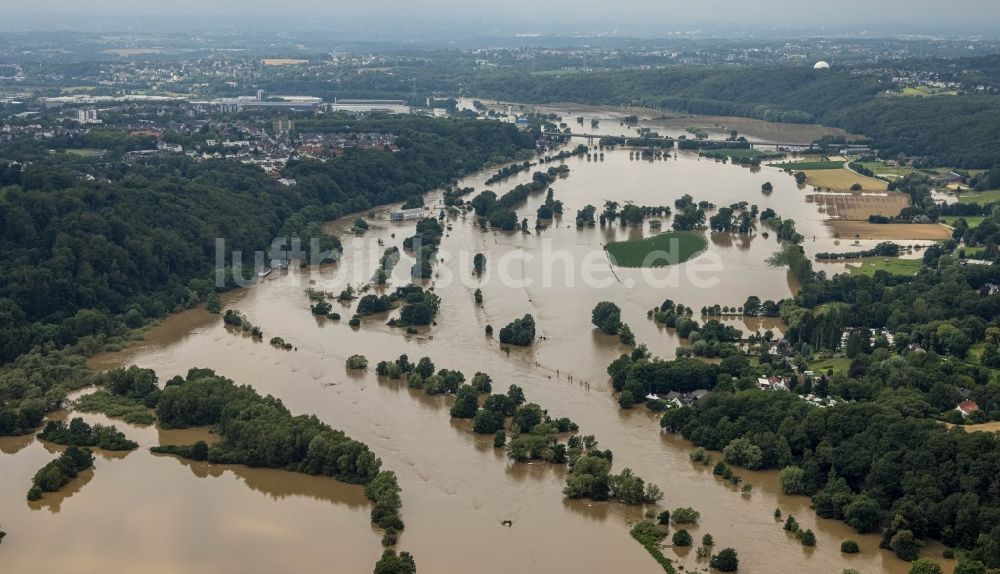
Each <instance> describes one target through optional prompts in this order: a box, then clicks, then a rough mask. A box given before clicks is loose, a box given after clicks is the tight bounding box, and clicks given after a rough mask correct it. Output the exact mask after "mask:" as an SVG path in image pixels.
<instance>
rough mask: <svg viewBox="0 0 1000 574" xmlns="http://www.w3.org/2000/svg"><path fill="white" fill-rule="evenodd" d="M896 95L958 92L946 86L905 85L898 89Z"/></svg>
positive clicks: (953, 94)
mask: <svg viewBox="0 0 1000 574" xmlns="http://www.w3.org/2000/svg"><path fill="white" fill-rule="evenodd" d="M897 95H900V96H905V97H911V98H925V97H927V96H957V95H958V92H956V91H955V90H949V89H948V88H933V87H931V86H907V87H905V88H903V89H902V90H900V91H899V92H898V93H897Z"/></svg>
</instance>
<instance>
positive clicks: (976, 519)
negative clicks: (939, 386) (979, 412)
mask: <svg viewBox="0 0 1000 574" xmlns="http://www.w3.org/2000/svg"><path fill="white" fill-rule="evenodd" d="M661 424H662V425H663V426H664V427H665V428H667V429H670V430H674V431H679V432H681V433H682V434H683V435H684V436H685V437H687V438H689V439H690V440H692V441H693V442H695V443H696V444H699V445H703V446H705V447H706V448H711V449H719V450H722V449H723V448H725V447H726V446H727V445H729V444H730V443H731V442H733V441H734V440H737V439H749V441H750V443H751V444H752V445H753V447H754V448H757V449H759V450H760V452H761V454H762V458H761V460H762V467H763V468H785V467H793V468H799V469H802V472H801V474H800V476H799V479H800V482H801V485H800V486H801V489H798V490H799V491H798V492H796V493H797V494H813V495H815V496H814V497H813V507H814V509H815V510H816V512H817V513H818V514H820V515H821V516H823V517H826V518H836V519H840V520H845V521H846V522H847V523H848V524H850V525H851V526H852V527H854V528H855V529H857V530H859V531H861V532H871V531H877V530H878V529H879V528H880V527H882V526H890V525H891V524H892V523H897V524H905V525H906V528H899V527H898V526H897V527H896V529H897V530H900V529H901V530H909V531H911V532H912V535H913V536H915V537H917V538H923V537H930V538H935V539H939V540H941V541H942V542H944V543H945V544H948V545H953V546H957V547H960V548H965V549H968V550H970V558H973V559H975V560H979V561H982V562H983V563H985V564H986V565H987V566H989V567H992V568H996V567H1000V547H998V545H997V540H1000V497H998V496H997V486H998V477H997V469H998V468H1000V439H998V438H997V436H996V435H995V434H993V433H966V432H964V431H963V430H961V429H954V430H949V429H946V428H945V427H944V426H942V425H941V424H940V423H937V422H935V421H933V420H929V419H925V418H921V417H915V416H909V413H908V412H907V411H906V410H905V409H900V408H896V407H894V406H893V405H890V404H883V403H857V404H845V405H839V406H836V407H832V408H827V409H820V408H816V407H814V406H810V405H807V404H806V403H805V402H804V401H802V400H801V399H800V398H799V397H797V396H795V395H793V394H791V393H784V392H779V393H774V392H762V391H756V390H752V391H745V392H742V393H738V394H735V395H728V394H721V393H717V394H714V395H711V396H710V397H709V398H707V399H705V400H703V401H700V402H698V403H697V404H696V405H695V406H694V407H691V408H682V409H675V410H672V411H668V413H667V414H666V415H664V417H663V420H662V422H661ZM798 472H799V471H796V473H798ZM897 516H901V517H902V521H901V522H900V521H899V520H898V519H895V518H894V517H897ZM911 559H912V558H911Z"/></svg>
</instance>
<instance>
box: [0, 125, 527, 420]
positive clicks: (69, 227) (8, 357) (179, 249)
mask: <svg viewBox="0 0 1000 574" xmlns="http://www.w3.org/2000/svg"><path fill="white" fill-rule="evenodd" d="M368 121H370V122H371V124H370V125H369V124H368V123H367V122H366V121H360V122H353V123H352V126H351V128H350V129H355V130H371V129H377V130H391V131H394V132H395V133H397V134H398V139H397V145H398V148H399V151H398V152H395V153H393V152H389V151H382V150H355V151H351V152H349V153H347V154H345V155H344V156H342V157H339V158H336V159H334V160H332V161H329V162H326V163H320V162H315V161H303V162H292V163H289V165H288V166H287V167H286V169H285V174H284V175H285V176H286V177H289V178H295V179H296V180H297V181H298V185H295V186H284V185H281V184H279V183H278V182H277V181H275V180H274V179H272V178H270V177H267V176H266V175H265V174H264V172H262V171H261V170H260V169H258V168H256V167H252V166H247V165H243V164H241V163H237V162H231V161H222V160H217V161H206V162H195V161H193V160H191V159H189V158H186V157H174V158H163V159H159V160H155V161H151V162H149V163H147V164H128V163H125V162H123V161H121V160H120V159H114V158H107V157H105V158H102V159H101V160H100V161H97V160H90V161H85V160H82V159H81V158H78V157H75V156H69V155H65V154H55V155H50V154H49V153H48V152H47V150H45V149H44V148H41V147H40V146H39V145H38V144H36V143H34V142H32V141H27V140H26V141H15V142H14V143H11V144H7V145H4V146H2V147H0V157H2V158H4V159H3V160H0V220H2V221H3V222H4V226H3V231H2V232H0V265H2V266H3V268H4V273H3V274H2V275H0V322H2V326H0V362H3V363H7V362H10V361H12V360H14V359H15V358H16V357H18V356H20V355H22V354H24V353H26V352H28V351H29V350H31V349H32V348H35V347H44V346H50V347H55V348H61V347H67V346H72V347H73V350H74V351H77V352H80V353H82V354H92V353H94V352H98V351H101V350H103V349H105V348H106V346H107V345H108V344H112V343H114V342H115V341H119V340H121V339H122V338H123V337H125V336H127V333H128V331H129V329H132V328H135V327H139V326H141V325H143V324H144V323H145V322H146V321H147V320H150V319H155V318H160V317H163V316H165V315H166V314H168V313H170V312H172V311H176V310H179V309H184V308H187V307H191V306H193V305H194V304H196V303H198V302H199V301H202V300H204V299H205V298H206V297H207V296H208V295H209V294H210V293H211V292H212V291H213V290H214V289H215V288H216V285H215V281H214V280H215V277H214V275H213V265H214V263H215V257H216V254H215V249H216V247H215V241H216V238H225V240H226V250H227V253H231V252H232V251H233V250H242V251H243V252H244V253H253V252H255V251H257V250H264V249H267V248H268V246H269V245H270V243H271V240H272V239H273V238H274V237H277V236H299V237H305V238H311V237H312V238H320V239H321V247H323V248H324V249H330V248H335V247H338V246H339V242H338V241H337V239H336V238H334V237H330V236H327V235H326V234H325V232H324V231H323V230H322V229H321V226H320V223H321V222H322V221H324V220H327V219H331V218H334V217H338V216H340V215H343V214H345V213H347V212H351V211H358V210H365V209H368V208H369V207H371V206H373V205H376V204H383V203H388V202H393V201H401V200H404V199H406V198H408V197H411V196H414V195H419V194H421V193H424V192H426V191H428V190H430V189H432V188H434V187H437V186H440V185H444V184H448V183H450V182H451V181H453V180H454V179H456V178H457V177H460V176H462V175H464V174H466V173H468V172H470V171H472V170H475V169H478V168H481V167H483V166H485V165H487V164H489V163H492V162H495V161H499V160H501V159H513V158H514V157H517V156H520V155H522V154H523V153H524V152H525V151H528V150H531V149H533V147H534V141H533V139H532V136H531V135H530V134H527V133H525V132H521V131H519V130H517V129H515V128H514V127H513V126H509V125H504V124H500V123H495V122H481V121H478V122H477V121H468V120H435V119H430V118H420V117H407V118H398V119H392V120H385V119H379V118H372V119H371V120H368ZM315 127H317V128H318V127H320V126H315ZM330 129H344V128H343V127H336V126H331V127H330ZM109 160H110V161H109ZM306 243H307V242H306ZM228 263H232V262H231V261H227V264H228ZM248 265H249V262H248ZM229 273H230V272H228V271H227V276H226V279H227V284H232V277H231V275H230V274H229ZM244 273H245V271H244ZM7 378H9V377H6V376H5V377H4V379H7ZM29 384H33V383H29ZM63 386H65V385H63ZM51 387H52V385H51V381H49V382H45V386H44V388H42V389H41V391H40V394H44V393H45V392H47V391H48V390H50V388H51ZM31 394H32V392H28V391H26V390H25V389H24V388H23V385H22V384H21V383H19V386H18V387H17V388H16V389H14V390H8V391H7V392H4V390H3V388H2V385H0V397H2V399H3V402H2V403H0V404H2V405H3V406H4V407H5V410H4V411H0V432H30V430H31V428H29V427H31V426H33V425H32V424H31V423H34V425H37V422H38V421H36V420H34V418H33V417H28V418H29V419H31V420H27V419H25V420H24V421H22V422H26V423H28V424H27V425H22V424H21V423H17V422H15V423H11V422H10V421H7V420H6V418H5V417H6V415H5V414H3V413H6V412H7V410H6V409H9V408H12V407H16V406H17V403H18V402H19V401H20V400H21V399H23V398H29V395H31ZM34 394H36V395H37V394H39V393H34ZM30 398H41V397H37V396H36V397H30ZM50 398H51V397H50ZM57 402H58V401H53V400H49V401H48V403H47V404H46V405H43V406H44V407H46V408H51V407H53V406H54V405H55V404H56V403H57Z"/></svg>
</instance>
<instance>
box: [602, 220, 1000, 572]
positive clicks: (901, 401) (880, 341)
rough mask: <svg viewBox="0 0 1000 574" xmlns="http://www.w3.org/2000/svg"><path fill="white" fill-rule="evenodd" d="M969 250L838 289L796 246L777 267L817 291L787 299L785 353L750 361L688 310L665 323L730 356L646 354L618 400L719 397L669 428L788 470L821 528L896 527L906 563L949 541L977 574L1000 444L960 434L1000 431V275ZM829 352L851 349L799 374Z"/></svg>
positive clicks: (990, 531) (991, 225)
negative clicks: (971, 407) (775, 380)
mask: <svg viewBox="0 0 1000 574" xmlns="http://www.w3.org/2000/svg"><path fill="white" fill-rule="evenodd" d="M997 217H1000V214H997V215H992V216H988V217H987V219H986V221H985V222H984V223H983V225H986V228H985V230H984V232H983V233H982V236H981V241H982V244H980V245H981V246H984V247H985V248H986V249H987V250H988V251H989V250H993V251H994V252H995V250H996V248H997V242H998V237H997V233H996V230H997V229H998V227H997V225H996V224H997V221H996V218H997ZM955 248H956V246H955V245H954V243H953V242H952V243H950V244H949V245H938V246H935V247H933V248H931V249H928V250H926V251H925V253H924V263H925V267H924V268H923V269H922V270H921V271H920V272H919V273H918V274H916V275H915V276H898V275H892V274H889V273H886V272H884V271H878V272H876V273H875V274H874V276H871V277H869V276H857V275H849V274H840V275H836V276H834V277H832V278H827V277H826V276H825V274H824V273H822V272H814V271H813V270H812V268H811V265H810V263H809V261H808V259H805V258H804V256H803V255H802V251H801V248H799V247H798V246H794V245H790V246H787V247H786V248H785V249H784V251H782V252H780V253H779V254H778V256H777V257H775V258H774V262H775V263H777V264H786V265H789V267H790V269H791V272H792V274H793V275H795V276H796V277H797V278H798V279H799V280H800V281H801V282H802V288H801V289H800V291H799V292H798V293H796V295H795V296H794V297H792V298H789V299H786V300H784V301H781V302H780V303H778V304H777V310H778V313H779V314H780V316H781V318H782V319H783V320H784V322H785V324H786V325H787V330H786V331H785V335H784V338H783V339H782V340H781V341H779V342H777V347H778V349H779V352H778V353H773V352H772V351H771V348H772V345H771V342H770V338H769V337H768V338H767V339H765V340H764V341H761V340H760V339H759V338H758V337H756V336H754V337H751V338H750V339H749V340H748V343H749V344H750V349H749V352H748V353H741V352H739V351H738V350H737V349H736V348H735V347H733V346H732V345H727V344H726V343H724V341H726V340H727V337H726V336H724V333H722V332H719V333H715V334H714V335H711V336H708V335H706V333H707V331H706V327H707V326H709V325H710V324H711V323H712V322H711V321H710V322H709V323H706V325H705V326H704V327H700V328H699V327H697V325H695V326H694V327H690V326H689V325H688V324H689V323H691V322H692V321H691V320H690V319H687V318H684V316H683V315H681V316H679V317H673V315H670V314H669V313H664V312H662V311H659V310H657V311H656V312H655V313H654V312H651V313H653V315H654V318H655V317H659V315H660V314H661V313H662V314H663V316H664V318H665V319H666V318H672V319H673V321H675V325H676V327H677V329H678V333H679V334H680V332H681V329H682V328H683V329H684V330H685V332H689V333H695V332H697V333H699V342H700V341H702V340H711V341H722V342H723V343H722V349H721V351H722V352H721V356H722V357H723V359H722V361H721V362H720V363H719V364H717V365H710V364H704V363H699V362H698V361H695V360H693V359H689V358H678V359H676V360H673V361H662V360H660V359H656V358H653V357H650V356H649V355H648V353H646V352H644V350H640V349H637V350H636V351H635V352H633V353H632V354H631V355H623V356H622V357H621V358H619V359H618V360H616V361H614V362H613V363H612V364H611V365H610V366H609V368H608V373H609V374H610V375H611V379H612V383H613V385H614V387H615V389H616V390H620V391H622V392H623V394H624V392H630V393H631V394H633V395H636V396H642V394H643V393H646V392H649V391H653V392H659V393H663V392H667V391H671V390H673V391H685V390H690V389H694V388H706V389H713V390H714V391H715V392H713V393H711V394H710V395H709V396H708V398H706V399H703V400H701V401H698V402H696V403H694V405H693V406H689V407H683V408H676V409H668V410H667V411H666V413H665V415H664V416H663V418H662V422H661V424H662V426H663V427H664V428H666V429H667V430H670V431H675V432H680V433H682V434H683V435H684V436H685V437H686V438H688V439H690V440H691V441H692V442H694V443H695V444H697V445H701V446H704V447H705V448H711V449H717V450H725V451H726V453H727V460H728V461H729V462H731V463H736V464H742V465H744V466H746V467H748V468H776V469H784V470H783V472H782V478H781V481H780V482H781V486H782V488H783V489H785V491H786V492H788V493H790V494H807V495H812V496H813V508H814V509H815V511H816V512H817V514H819V515H820V516H822V517H825V518H835V519H839V520H844V521H846V522H847V523H848V524H849V525H851V526H852V527H854V528H856V529H857V530H859V531H861V532H871V531H880V530H881V531H882V533H883V546H884V547H886V548H890V549H892V550H894V551H895V552H896V553H897V554H898V555H900V557H903V558H905V559H907V560H913V559H914V558H915V557H916V555H917V550H918V549H919V544H917V543H913V542H912V541H913V540H919V539H921V538H935V539H938V540H941V541H942V542H944V543H945V544H947V545H949V546H954V547H957V548H960V549H963V550H964V551H965V553H964V554H963V556H962V559H963V561H964V562H965V563H967V564H970V568H971V567H973V566H971V565H973V564H975V563H976V562H981V563H982V564H985V565H986V566H988V567H991V568H996V567H1000V545H998V544H997V540H1000V482H998V481H1000V477H998V475H997V469H998V468H1000V440H998V438H997V436H996V435H995V434H994V433H989V432H966V431H965V430H964V429H963V428H962V427H961V426H958V427H957V428H950V427H949V426H948V425H947V424H946V423H953V424H959V425H961V423H970V422H971V423H975V422H984V421H986V420H1000V383H997V382H996V380H995V374H994V373H995V370H994V369H995V368H996V367H997V366H998V365H1000V330H998V328H997V327H996V324H997V321H998V318H1000V293H997V291H996V289H995V288H994V286H995V285H998V284H1000V270H998V269H997V268H996V267H994V266H974V265H969V266H963V265H959V264H958V262H957V260H956V258H955V257H953V256H952V255H951V252H952V251H953V250H955ZM751 299H753V298H751ZM756 303H759V301H757V302H755V303H754V304H756ZM665 305H666V306H667V307H668V311H669V307H670V305H667V304H666V303H665ZM750 306H751V301H750V299H748V302H747V303H746V307H747V308H749V307H750ZM772 306H774V305H773V304H772ZM682 322H683V323H684V324H683V325H681V323H682ZM890 335H891V337H890ZM682 336H685V335H682ZM703 337H707V339H706V338H703ZM844 341H846V342H844ZM758 343H760V344H758ZM973 348H977V349H978V355H979V356H976V357H974V356H973ZM816 351H820V352H827V353H832V352H835V351H838V352H842V353H843V354H844V355H845V356H846V358H847V359H848V362H849V363H848V365H847V366H846V367H845V368H843V369H838V370H836V371H835V370H833V369H830V370H826V371H825V372H816V373H812V372H810V373H809V374H807V375H806V376H802V375H801V373H802V371H803V370H805V369H804V368H803V367H801V366H800V367H799V370H798V371H797V372H796V371H794V370H793V369H792V368H791V366H790V364H791V363H795V364H797V365H808V364H809V363H810V362H811V361H812V360H813V359H812V357H813V356H814V353H815V352H816ZM768 375H784V376H787V377H789V379H788V383H787V385H788V387H789V389H790V390H791V391H792V392H785V391H777V392H775V391H770V392H766V391H758V390H756V389H755V388H754V387H755V382H756V380H757V377H760V376H768ZM809 394H815V395H816V396H819V397H827V396H830V397H835V398H836V399H837V404H835V405H834V406H827V407H825V408H822V407H817V406H816V405H815V404H810V403H808V402H807V401H805V400H803V398H802V397H801V396H799V395H809ZM965 399H971V400H974V401H976V402H977V403H978V405H979V411H977V412H974V413H972V414H971V415H969V417H968V418H963V416H962V415H960V414H959V413H958V412H957V411H956V410H955V406H956V405H957V404H958V403H959V402H960V401H962V400H965ZM648 406H649V407H650V408H654V407H659V406H661V405H659V404H658V402H657V401H650V404H649V405H648ZM727 447H729V448H727ZM730 451H732V452H737V451H738V452H741V453H743V454H741V455H740V456H735V455H734V456H733V457H730ZM747 453H749V454H750V455H749V456H747Z"/></svg>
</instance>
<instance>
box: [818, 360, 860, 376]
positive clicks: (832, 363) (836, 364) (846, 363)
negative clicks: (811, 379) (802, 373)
mask: <svg viewBox="0 0 1000 574" xmlns="http://www.w3.org/2000/svg"><path fill="white" fill-rule="evenodd" d="M849 368H851V360H850V359H848V358H847V357H831V358H829V359H820V360H819V361H816V362H813V363H809V369H808V370H810V371H812V372H814V373H816V374H817V375H818V374H820V373H824V374H825V373H826V372H827V370H829V369H833V370H834V371H841V372H846V371H847V369H849Z"/></svg>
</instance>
